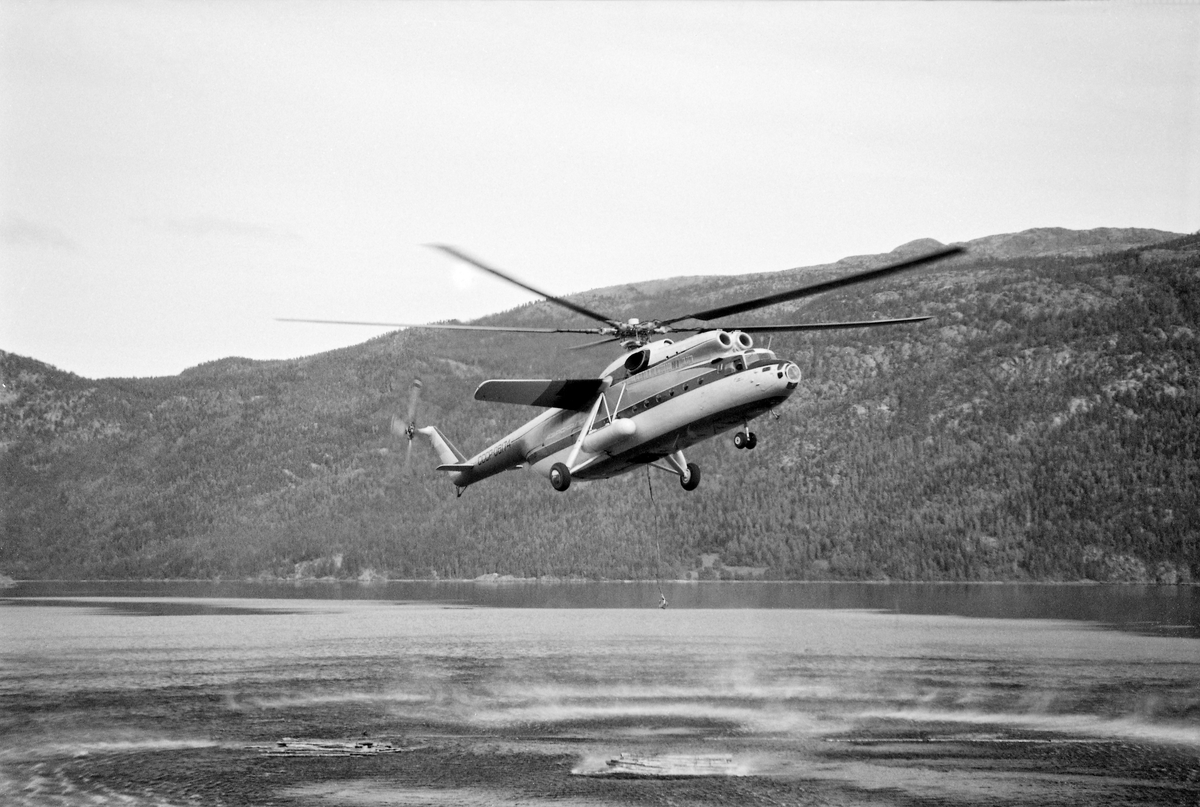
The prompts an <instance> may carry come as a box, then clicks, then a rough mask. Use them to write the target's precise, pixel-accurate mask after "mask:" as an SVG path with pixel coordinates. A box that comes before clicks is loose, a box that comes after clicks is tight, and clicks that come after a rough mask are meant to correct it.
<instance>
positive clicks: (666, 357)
mask: <svg viewBox="0 0 1200 807" xmlns="http://www.w3.org/2000/svg"><path fill="white" fill-rule="evenodd" d="M435 248H436V249H440V250H441V251H443V252H445V253H447V254H449V255H450V256H452V257H454V258H457V259H458V260H461V261H463V262H465V263H467V264H470V265H471V266H474V267H475V268H477V269H481V270H483V271H484V272H488V273H489V274H491V275H494V276H495V277H498V278H500V279H502V280H504V281H506V282H508V283H511V284H513V285H515V286H518V287H520V288H522V289H524V290H526V291H528V292H532V293H533V294H536V295H538V296H539V297H542V298H544V299H546V300H548V301H550V302H551V303H554V304H555V305H558V306H561V307H563V308H566V309H569V310H571V311H574V312H575V313H577V314H582V315H583V316H585V317H588V318H590V319H593V320H596V321H598V322H600V323H603V324H602V325H601V326H600V327H594V328H523V327H515V326H513V327H509V326H488V325H452V324H436V325H413V324H404V323H395V322H345V321H334V320H296V319H289V320H287V321H290V322H322V323H329V324H340V325H376V326H384V327H396V328H440V329H447V330H464V331H505V332H512V333H536V334H559V333H572V334H593V335H599V336H603V337H604V338H603V339H601V340H599V341H595V342H590V343H588V344H585V345H579V346H578V347H580V348H585V347H594V346H596V345H603V344H609V343H615V342H619V343H620V344H621V347H622V348H623V349H624V351H625V352H624V353H623V355H621V356H620V357H619V358H617V359H616V360H615V361H613V362H612V363H611V364H609V365H608V366H607V367H605V368H604V370H603V371H602V372H601V373H600V375H599V376H597V377H594V378H563V379H503V380H490V381H484V382H483V383H482V384H480V385H479V388H478V389H477V390H475V399H476V400H479V401H495V402H498V403H510V404H525V405H529V406H536V407H543V408H545V409H546V411H545V412H543V413H541V414H539V415H538V416H537V417H535V418H534V419H533V420H530V421H529V422H528V423H525V424H524V425H522V426H521V427H519V428H517V429H516V430H514V431H513V432H512V433H510V434H508V435H506V436H505V437H503V438H501V439H500V440H498V441H497V442H495V443H493V444H492V445H490V446H488V447H487V448H485V449H483V450H482V451H480V452H479V453H478V454H475V455H474V456H470V457H468V456H467V455H465V454H463V453H462V452H461V451H459V450H458V449H457V448H455V446H454V444H453V443H451V442H450V440H448V439H447V438H446V437H445V435H443V434H442V433H441V432H440V431H438V429H437V428H436V427H434V426H424V427H418V426H417V424H416V410H417V401H418V399H419V397H420V392H421V382H420V380H416V381H414V382H413V387H412V391H411V394H410V398H409V409H408V418H407V420H405V421H401V420H400V419H399V418H393V420H392V431H393V432H394V433H395V434H397V435H398V436H403V437H407V438H408V441H409V443H408V449H407V451H408V453H409V455H411V451H412V440H413V439H414V437H415V436H416V435H417V434H420V435H423V436H424V437H427V438H428V439H429V441H430V443H431V444H432V446H433V449H434V451H435V452H436V453H437V455H438V458H439V460H440V462H441V464H440V465H438V466H437V469H438V470H439V471H443V472H446V473H447V474H449V477H450V480H451V481H452V482H453V483H454V485H455V487H456V492H457V493H458V494H459V495H462V492H463V490H465V489H466V488H467V487H468V486H469V485H473V484H475V483H476V482H481V481H483V480H484V479H487V478H488V477H490V476H495V475H496V474H498V473H500V472H502V471H508V470H513V469H516V468H530V469H532V470H533V471H535V472H536V473H538V474H540V475H542V476H544V477H546V478H547V479H549V480H550V484H551V486H552V487H553V488H554V489H555V490H558V491H564V490H566V489H567V488H568V487H570V485H571V480H573V479H583V480H592V479H607V478H609V477H613V476H617V475H619V474H623V473H628V472H629V471H632V470H635V469H636V468H638V467H640V466H644V465H648V466H652V467H655V468H659V469H661V470H664V471H668V472H670V473H673V474H676V475H678V477H679V481H680V484H681V485H682V486H683V489H684V490H689V491H690V490H695V489H696V487H697V486H699V484H700V468H699V467H698V466H697V465H696V464H695V463H692V462H688V461H687V459H686V458H685V457H684V454H683V452H684V450H685V449H687V448H689V447H690V446H693V445H695V444H696V443H699V442H700V441H702V440H707V439H709V438H711V437H715V436H717V435H718V434H722V433H724V432H727V431H729V430H730V429H739V430H738V431H737V432H735V433H734V435H733V444H734V445H735V446H736V447H738V448H739V449H753V448H754V447H755V445H756V444H757V443H758V438H757V437H756V436H755V434H754V432H752V431H750V422H751V421H752V420H754V419H755V418H757V417H759V416H760V415H763V414H765V413H767V412H769V411H770V410H772V409H774V408H775V407H777V406H779V405H780V404H782V403H783V402H784V401H786V400H787V399H788V397H789V396H790V395H791V394H792V392H793V391H795V389H796V387H797V386H798V385H799V384H800V368H799V367H798V366H796V364H795V363H794V362H792V361H788V360H787V359H781V358H779V357H778V356H776V355H775V353H773V352H772V351H771V350H769V349H764V348H761V347H755V346H754V339H753V337H752V336H751V334H753V333H765V332H783V331H814V330H832V329H839V328H868V327H875V326H881V325H900V324H904V323H913V322H922V321H924V320H927V319H929V317H902V318H899V319H874V320H865V321H859V322H810V323H789V324H780V325H728V324H725V325H719V326H717V325H709V324H707V323H709V322H711V321H713V320H717V319H722V318H724V317H729V316H734V315H736V314H742V313H745V312H747V311H754V310H756V309H759V308H763V307H765V306H769V305H773V304H776V303H782V302H786V301H789V300H797V299H800V298H802V297H810V296H812V295H814V294H820V293H821V292H825V291H830V290H832V289H838V288H842V287H844V286H849V285H852V284H855V283H863V282H865V281H869V280H877V279H879V278H882V277H885V276H887V275H891V274H894V273H896V272H900V271H904V270H907V269H914V268H916V267H919V266H924V265H926V264H929V263H932V262H934V261H938V260H942V259H944V258H948V257H950V256H951V255H956V254H958V253H960V252H963V248H962V247H957V246H951V247H946V248H944V249H940V250H937V251H935V252H930V253H927V254H924V255H921V256H919V257H915V258H911V259H908V260H903V261H900V262H897V263H892V264H889V265H887V266H883V267H881V268H878V269H870V270H867V271H863V272H858V273H855V274H851V275H844V276H842V277H839V278H835V279H833V280H826V281H823V282H820V283H813V284H811V285H807V286H802V287H799V288H795V289H792V290H790V291H785V292H780V293H778V294H771V295H768V296H766V297H759V298H756V299H753V300H746V301H743V302H739V303H733V304H730V305H724V306H719V307H717V308H710V309H708V310H705V311H695V312H692V313H690V314H684V315H682V316H678V317H672V318H670V319H656V320H647V321H641V320H638V319H629V320H626V321H620V320H617V319H615V318H613V317H609V316H605V315H604V314H601V313H598V312H596V311H593V310H591V309H589V308H586V307H584V306H582V305H579V304H578V303H574V302H571V301H570V300H565V299H562V298H559V297H555V296H553V295H551V294H547V293H546V292H544V291H541V290H540V289H536V288H534V287H533V286H530V285H528V284H527V283H525V282H523V281H521V280H518V279H517V278H515V277H513V276H511V275H509V274H506V273H505V272H502V271H500V270H499V269H496V268H494V267H491V266H487V265H486V264H484V263H482V262H480V261H478V260H476V259H475V258H472V257H470V256H469V255H466V254H465V253H463V252H461V251H459V250H457V249H455V248H453V247H448V246H442V245H437V246H435ZM693 320H694V321H697V322H699V323H703V324H693V325H689V324H687V323H688V322H689V321H693ZM679 333H692V334H695V335H694V336H688V337H686V338H683V339H680V340H679V341H674V340H672V339H670V338H668V335H669V334H679ZM739 427H740V428H739ZM407 461H408V457H407V456H406V460H405V463H406V465H407Z"/></svg>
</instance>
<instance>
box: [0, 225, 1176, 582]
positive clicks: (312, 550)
mask: <svg viewBox="0 0 1200 807" xmlns="http://www.w3.org/2000/svg"><path fill="white" fill-rule="evenodd" d="M931 245H933V246H935V245H936V242H914V243H912V244H908V245H905V246H903V247H901V248H899V249H898V250H897V253H899V254H905V253H906V252H915V251H921V250H923V249H927V248H929V247H930V246H931ZM968 246H969V247H970V248H971V252H970V253H969V254H968V255H967V256H966V257H965V258H961V259H957V260H954V261H951V262H946V263H943V264H938V265H935V266H933V267H931V268H928V269H924V270H920V271H917V272H914V273H911V274H908V275H902V276H901V277H898V278H893V279H889V280H887V281H883V282H879V283H875V284H871V285H868V286H860V287H857V288H852V289H847V290H843V291H840V292H835V293H830V294H827V295H823V296H821V297H818V298H814V299H811V300H806V301H801V302H796V303H790V304H785V305H781V306H776V307H775V308H773V309H768V310H765V311H761V312H758V313H757V314H756V315H754V317H753V319H755V320H757V321H760V322H781V321H789V320H794V319H800V318H804V319H810V320H818V319H858V318H865V317H874V316H902V315H909V314H922V313H924V314H933V315H935V317H936V319H935V320H933V321H931V322H927V323H923V324H921V325H917V326H901V327H896V328H886V329H870V330H864V331H842V332H827V333H816V334H811V335H777V336H775V337H773V338H772V339H771V347H772V349H774V350H775V351H776V352H778V353H780V355H783V356H787V357H790V358H793V359H794V360H796V361H797V363H798V364H799V365H800V366H801V368H802V370H803V371H804V374H805V379H804V381H803V382H802V384H801V387H800V389H799V390H798V391H797V393H796V394H795V395H793V397H792V398H791V399H790V400H789V402H788V403H787V404H785V405H784V406H783V407H781V408H780V409H779V410H777V412H778V417H777V418H774V417H766V418H763V419H761V420H760V421H758V422H756V423H755V424H754V429H755V431H756V432H757V433H758V435H759V446H758V448H757V449H756V450H755V451H736V450H735V449H734V448H733V447H732V445H731V443H730V441H729V440H728V439H726V438H719V439H717V440H715V441H711V442H709V443H706V444H703V445H702V446H698V447H696V448H695V449H693V450H692V451H690V452H689V459H690V460H692V461H694V462H698V463H699V464H700V465H701V466H702V467H703V469H704V481H703V483H702V485H701V487H700V489H699V490H697V491H695V492H694V493H690V494H689V493H685V492H683V491H682V490H681V489H680V488H679V485H678V484H677V482H676V480H675V479H674V478H672V477H669V476H666V475H664V474H659V473H657V472H655V473H654V476H653V501H651V499H650V490H649V485H648V482H647V477H646V474H645V472H638V473H636V474H633V475H629V476H626V477H622V478H619V479H616V480H610V481H607V482H598V483H588V484H578V485H573V486H572V487H571V489H570V490H569V491H568V492H567V493H565V494H558V493H555V492H554V491H553V490H552V489H551V488H550V486H549V484H548V483H547V482H546V481H545V480H544V479H541V478H538V477H534V476H533V475H531V474H528V473H525V472H521V471H517V472H513V473H510V474H505V475H502V476H501V477H498V478H496V479H492V480H489V481H488V482H486V483H483V484H481V485H478V486H475V487H472V488H470V489H468V490H467V491H466V493H465V494H464V495H463V496H462V498H460V499H456V498H455V496H454V492H453V487H452V486H451V485H450V484H449V482H448V481H446V479H445V478H444V477H441V476H439V475H438V474H437V473H436V472H435V471H433V470H432V466H433V465H434V463H435V460H434V459H433V457H432V456H431V454H430V452H429V451H428V449H427V447H425V446H423V445H422V444H420V443H418V444H417V445H416V446H415V447H414V452H413V459H414V462H413V466H414V467H413V472H412V473H409V474H405V473H404V472H403V469H402V458H403V450H404V447H403V445H400V444H398V443H397V442H396V441H395V438H394V437H393V436H392V435H391V434H390V432H389V429H388V423H389V420H390V418H391V416H392V415H393V414H398V413H403V411H404V409H405V408H406V402H407V396H408V389H409V384H410V383H411V380H412V378H413V377H414V376H419V377H421V378H422V380H423V381H424V383H425V388H424V391H425V394H424V397H423V402H422V410H421V413H420V420H421V422H422V423H436V424H437V425H438V426H439V427H440V428H441V429H442V430H443V431H444V432H445V433H446V434H447V435H448V436H450V437H451V438H452V439H453V440H454V441H455V442H456V443H457V444H458V445H459V446H460V447H461V448H463V449H464V450H468V451H469V452H470V451H475V450H478V449H479V448H482V447H483V446H485V445H486V444H487V443H489V442H491V441H492V440H495V439H497V438H498V437H500V436H502V435H503V434H505V433H506V432H507V431H509V430H510V429H512V428H514V427H515V426H516V425H518V424H519V423H520V422H522V421H524V420H526V419H528V418H529V417H531V416H532V415H533V414H535V413H536V411H537V410H533V409H526V408H522V407H513V406H505V405H498V404H483V403H478V402H475V401H474V400H472V397H471V396H472V393H473V391H474V388H475V387H476V386H477V385H478V383H479V382H480V381H482V380H483V379H485V378H491V377H505V376H515V377H538V376H543V377H545V376H571V375H574V376H580V375H593V374H594V373H595V372H597V371H598V370H599V369H600V368H601V367H602V366H603V364H604V363H606V361H607V359H608V358H609V356H610V353H607V352H605V351H604V350H603V349H598V350H593V351H585V352H582V353H579V352H570V351H566V350H564V349H563V348H565V347H567V346H569V345H571V344H577V343H578V342H581V341H586V337H579V338H578V339H577V340H572V339H571V338H570V337H562V338H559V339H541V338H538V337H530V336H520V335H503V334H496V335H485V336H477V335H464V334H452V333H445V332H442V333H430V332H424V333H419V332H415V331H409V332H398V333H393V334H389V335H386V336H382V337H379V338H376V339H372V340H370V341H368V342H366V343H364V344H362V345H358V346H356V347H353V348H347V349H344V350H339V351H334V352H331V353H325V354H320V355H316V356H310V357H307V358H303V359H296V360H290V361H278V362H254V361H249V360H244V359H236V358H231V359H222V360H220V361H215V362H211V363H209V364H205V365H201V366H199V367H196V368H193V369H191V370H188V371H186V372H184V373H182V374H180V375H179V376H176V377H171V378H153V379H103V380H89V379H84V378H80V377H78V376H74V375H71V374H68V373H62V372H59V371H57V370H55V369H53V368H51V367H48V366H46V365H44V364H41V363H39V362H37V361H34V360H32V359H28V358H23V357H20V356H16V355H13V354H0V374H2V378H0V380H2V381H3V384H4V386H3V389H2V390H0V417H2V421H0V440H3V451H2V453H0V462H2V463H3V471H2V480H0V485H2V488H0V496H2V501H0V508H2V510H0V518H2V521H0V530H2V542H0V572H4V573H7V574H9V575H12V576H15V577H46V576H64V577H80V576H89V577H212V576H218V575H221V576H253V575H258V574H264V573H265V574H275V575H291V574H295V573H297V571H300V572H304V573H312V574H326V573H337V574H341V575H359V574H362V573H368V572H374V573H380V574H388V575H390V576H393V577H427V576H431V575H434V574H436V575H439V576H442V577H447V576H450V577H473V576H476V575H479V574H483V573H488V572H499V573H501V574H513V575H518V576H535V575H538V576H540V575H559V576H567V575H578V576H590V577H653V576H654V575H655V574H657V573H659V572H660V571H661V572H662V573H663V574H665V575H672V576H673V575H681V574H684V573H685V572H686V571H687V570H690V569H693V568H696V567H698V566H699V556H700V555H701V554H702V553H717V554H719V555H720V559H721V562H722V563H723V564H724V565H725V566H726V567H755V568H759V569H762V568H763V567H765V568H766V572H765V573H766V574H767V575H768V576H774V577H787V578H796V579H805V578H848V579H849V578H857V579H862V578H883V577H888V578H893V579H954V580H962V579H985V580H990V579H1054V580H1061V579H1079V578H1091V579H1103V580H1123V579H1128V580H1160V581H1163V582H1174V581H1179V580H1187V579H1192V578H1193V577H1194V576H1195V575H1196V574H1197V573H1200V549H1198V548H1197V538H1198V537H1200V496H1198V494H1197V490H1200V459H1198V458H1197V448H1196V447H1197V446H1198V445H1200V382H1198V381H1197V379H1200V237H1198V236H1187V237H1182V238H1178V237H1173V236H1171V234H1167V233H1161V232H1157V231H1144V230H1142V231H1136V230H1116V229H1105V230H1097V231H1086V232H1077V231H1067V230H1056V229H1043V230H1032V231H1027V232H1026V233H1018V234H1013V235H1007V236H992V237H990V238H986V239H979V241H977V242H973V243H972V244H969V245H968ZM894 257H895V255H892V256H863V257H856V258H848V259H845V260H844V261H840V262H838V263H837V264H833V265H829V266H822V267H811V268H805V269H796V270H790V271H787V272H779V273H771V274H762V275H750V276H735V277H724V278H678V279H675V280H668V281H655V282H651V283H646V284H640V285H638V286H636V287H614V288H610V289H601V290H597V291H594V292H589V293H586V294H582V295H578V298H577V299H579V300H580V301H582V302H584V303H585V304H590V305H593V306H594V307H596V308H599V309H601V310H604V311H606V312H612V313H613V314H614V315H617V316H624V317H628V316H640V317H642V318H649V317H653V316H665V315H672V314H681V313H685V312H687V311H689V310H698V309H701V308H705V307H709V306H711V305H715V304H719V303H720V302H728V301H733V300H738V299H744V298H746V297H750V296H755V295H759V294H766V293H770V292H771V291H775V290H780V289H783V288H787V287H790V286H793V285H797V284H799V283H803V282H807V281H809V280H811V279H814V278H818V277H822V276H825V275H831V274H834V273H837V272H844V271H847V270H848V269H855V268H858V267H863V266H869V265H875V264H880V263H883V262H885V261H886V260H889V259H891V258H894ZM489 321H495V322H501V321H503V322H520V323H527V322H528V323H533V322H547V323H549V322H555V323H564V322H567V321H570V317H569V316H563V315H561V314H560V312H559V311H558V310H555V309H551V308H550V307H549V306H548V305H546V304H535V305H529V306H524V307H522V308H520V309H517V310H515V311H511V312H506V313H505V314H503V315H497V316H496V317H493V318H489ZM281 327H282V326H281ZM760 341H765V340H760ZM660 552H661V557H662V567H661V569H660V567H659V564H658V557H659V554H660Z"/></svg>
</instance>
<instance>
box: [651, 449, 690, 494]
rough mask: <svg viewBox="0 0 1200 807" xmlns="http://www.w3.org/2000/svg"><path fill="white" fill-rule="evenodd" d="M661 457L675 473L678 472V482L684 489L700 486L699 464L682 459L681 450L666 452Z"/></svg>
mask: <svg viewBox="0 0 1200 807" xmlns="http://www.w3.org/2000/svg"><path fill="white" fill-rule="evenodd" d="M663 459H665V460H666V461H667V464H668V465H670V466H671V469H672V470H673V471H675V473H677V474H679V484H680V485H681V486H683V489H684V490H695V489H696V488H698V487H700V466H699V465H697V464H696V463H694V462H688V461H687V460H686V459H684V458H683V452H682V451H676V452H675V453H674V454H668V455H667V456H665V457H663ZM659 467H661V466H659Z"/></svg>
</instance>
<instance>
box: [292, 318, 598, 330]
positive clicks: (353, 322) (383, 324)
mask: <svg viewBox="0 0 1200 807" xmlns="http://www.w3.org/2000/svg"><path fill="white" fill-rule="evenodd" d="M275 321H276V322H314V323H317V324H318V325H369V326H373V327H379V328H438V329H440V330H446V331H501V332H505V333H592V334H603V333H610V332H611V331H608V330H607V329H605V328H518V327H516V326H509V325H433V324H430V323H422V324H416V323H411V322H359V321H357V320H341V319H296V318H295V317H276V319H275Z"/></svg>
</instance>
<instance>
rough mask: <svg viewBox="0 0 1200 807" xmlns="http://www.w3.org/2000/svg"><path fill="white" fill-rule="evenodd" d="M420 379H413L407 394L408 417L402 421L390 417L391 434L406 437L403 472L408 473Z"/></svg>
mask: <svg viewBox="0 0 1200 807" xmlns="http://www.w3.org/2000/svg"><path fill="white" fill-rule="evenodd" d="M423 386H424V385H423V384H422V383H421V379H419V378H414V379H413V382H412V388H411V390H410V391H409V393H408V417H407V418H405V419H404V420H403V421H402V420H400V418H398V417H396V416H395V415H393V416H392V434H394V435H396V436H397V437H407V438H408V445H407V446H405V448H404V470H405V472H407V471H408V467H409V463H410V462H411V460H412V441H413V438H414V437H416V436H417V403H418V402H419V401H420V400H421V387H423Z"/></svg>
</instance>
